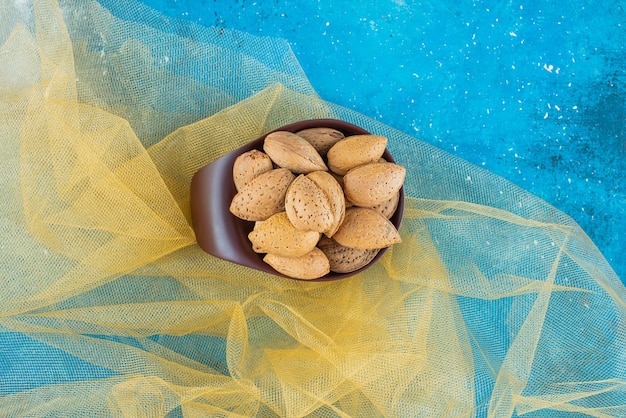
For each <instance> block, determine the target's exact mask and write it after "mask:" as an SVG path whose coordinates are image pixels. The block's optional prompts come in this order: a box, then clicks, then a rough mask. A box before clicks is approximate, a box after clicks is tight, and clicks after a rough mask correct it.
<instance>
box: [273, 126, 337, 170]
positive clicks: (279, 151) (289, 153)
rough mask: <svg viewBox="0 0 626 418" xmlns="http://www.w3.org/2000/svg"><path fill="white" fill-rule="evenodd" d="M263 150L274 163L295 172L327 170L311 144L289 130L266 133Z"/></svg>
mask: <svg viewBox="0 0 626 418" xmlns="http://www.w3.org/2000/svg"><path fill="white" fill-rule="evenodd" d="M263 150H264V151H265V153H266V154H267V155H269V157H270V158H271V159H272V161H274V163H276V165H278V166H279V167H283V168H287V169H289V170H291V171H292V172H294V173H296V174H301V173H310V172H311V171H317V170H323V171H326V170H328V167H326V164H325V163H324V160H323V159H322V157H321V156H320V154H319V153H318V152H317V151H316V150H315V148H314V147H313V145H311V144H310V143H309V142H308V141H307V140H306V139H304V138H301V137H299V136H298V135H296V134H294V133H291V132H286V131H277V132H272V133H270V134H268V135H267V136H266V137H265V141H264V142H263Z"/></svg>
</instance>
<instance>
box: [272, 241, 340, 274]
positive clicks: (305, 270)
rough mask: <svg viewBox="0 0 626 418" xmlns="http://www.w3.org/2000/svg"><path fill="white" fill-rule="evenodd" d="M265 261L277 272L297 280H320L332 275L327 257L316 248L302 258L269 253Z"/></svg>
mask: <svg viewBox="0 0 626 418" xmlns="http://www.w3.org/2000/svg"><path fill="white" fill-rule="evenodd" d="M263 261H265V262H266V263H267V264H269V265H270V266H272V267H273V268H274V269H275V270H276V271H278V272H279V273H282V274H284V275H286V276H289V277H293V278H295V279H303V280H312V279H318V278H320V277H322V276H324V275H326V274H328V273H330V263H329V261H328V258H327V257H326V255H325V254H324V253H323V252H322V250H320V249H319V248H317V247H315V248H313V250H312V251H310V252H309V253H307V254H305V255H302V256H300V257H283V256H280V255H276V254H271V253H268V254H267V255H266V256H265V257H263Z"/></svg>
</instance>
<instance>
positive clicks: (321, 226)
mask: <svg viewBox="0 0 626 418" xmlns="http://www.w3.org/2000/svg"><path fill="white" fill-rule="evenodd" d="M285 211H286V212H287V217H288V218H289V221H291V223H292V224H293V226H295V227H296V228H298V229H303V230H307V231H316V232H324V231H327V230H328V229H329V228H330V227H331V226H332V225H333V222H334V216H333V210H332V208H331V205H330V202H329V201H328V198H327V197H326V195H325V194H324V192H323V191H322V189H320V188H319V187H318V186H317V185H316V184H315V183H314V182H313V180H311V179H310V178H308V177H306V176H305V175H304V174H301V175H299V176H298V177H296V179H295V180H294V181H293V182H292V183H291V185H289V188H288V189H287V193H286V195H285Z"/></svg>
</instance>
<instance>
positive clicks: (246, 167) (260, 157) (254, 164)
mask: <svg viewBox="0 0 626 418" xmlns="http://www.w3.org/2000/svg"><path fill="white" fill-rule="evenodd" d="M273 168H274V165H273V163H272V159H271V158H270V157H269V156H268V155H267V154H265V153H264V152H261V151H259V150H256V149H253V150H251V151H248V152H244V153H243V154H241V155H239V156H238V157H237V158H236V159H235V162H234V163H233V180H234V181H235V188H236V189H237V191H239V190H241V189H242V188H243V186H245V184H246V183H247V182H249V181H250V180H252V179H253V178H255V177H256V176H258V175H260V174H263V173H265V172H266V171H270V170H271V169H273Z"/></svg>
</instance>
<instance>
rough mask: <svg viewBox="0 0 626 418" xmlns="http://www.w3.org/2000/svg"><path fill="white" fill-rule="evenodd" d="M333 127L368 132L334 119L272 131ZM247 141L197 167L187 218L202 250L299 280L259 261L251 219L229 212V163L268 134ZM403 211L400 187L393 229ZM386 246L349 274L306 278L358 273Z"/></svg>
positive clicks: (347, 133) (328, 277)
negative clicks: (189, 213) (244, 218)
mask: <svg viewBox="0 0 626 418" xmlns="http://www.w3.org/2000/svg"><path fill="white" fill-rule="evenodd" d="M319 127H324V128H333V129H336V130H338V131H340V132H342V133H343V134H344V135H345V136H350V135H362V134H369V133H370V132H367V131H366V130H365V129H363V128H361V127H359V126H356V125H353V124H351V123H348V122H344V121H341V120H337V119H311V120H304V121H300V122H296V123H292V124H290V125H286V126H282V127H280V128H278V129H275V130H274V131H271V132H275V131H288V132H293V133H295V132H298V131H300V130H303V129H308V128H319ZM271 132H268V133H266V134H265V135H263V136H261V137H259V138H257V139H255V140H253V141H251V142H249V143H247V144H246V145H244V146H242V147H241V148H238V149H236V150H235V151H233V152H231V153H229V154H226V155H224V156H223V157H220V158H218V159H217V160H215V161H213V162H211V163H210V164H207V165H206V166H204V167H203V168H201V169H200V170H198V171H197V172H196V173H195V174H194V176H193V178H192V180H191V198H190V199H191V201H190V205H191V218H192V224H193V229H194V232H195V234H196V240H197V242H198V245H199V246H200V248H202V250H203V251H205V252H207V253H208V254H211V255H213V256H215V257H219V258H221V259H223V260H227V261H230V262H232V263H236V264H240V265H243V266H246V267H250V268H253V269H256V270H260V271H263V272H266V273H271V274H274V275H276V276H281V277H286V278H289V279H292V280H302V279H296V278H293V277H289V276H286V275H284V274H282V273H279V272H278V271H276V270H274V269H273V268H272V267H271V266H270V265H269V264H267V263H265V262H264V261H263V256H264V254H259V253H255V252H254V251H253V250H252V244H251V242H250V240H249V239H248V234H249V233H250V231H252V228H253V226H254V222H249V221H245V220H242V219H239V218H237V217H236V216H234V215H233V214H232V213H230V211H229V207H230V202H231V200H232V199H233V196H235V194H236V193H237V190H236V189H235V183H234V181H233V164H234V162H235V159H236V158H237V157H238V156H239V155H241V154H243V153H244V152H247V151H251V150H253V149H258V150H260V151H263V141H264V140H265V137H266V136H267V135H268V134H269V133H271ZM383 158H385V159H386V160H387V161H389V162H395V160H394V159H393V157H392V156H391V154H390V153H389V150H387V149H386V150H385V152H384V154H383ZM403 213H404V187H402V188H401V189H400V199H399V202H398V208H397V209H396V212H395V213H394V214H393V216H392V217H391V219H390V221H391V222H392V223H393V224H394V225H395V227H396V228H398V229H399V228H400V223H401V222H402V215H403ZM386 251H387V248H383V249H381V250H380V251H379V252H378V254H377V255H376V257H374V259H373V260H372V261H371V262H370V263H369V264H367V265H365V266H363V267H362V268H360V269H358V270H355V271H353V272H349V273H334V272H332V271H331V272H330V273H328V274H327V275H325V276H323V277H320V278H318V279H313V280H306V281H309V282H311V281H313V282H322V281H330V280H339V279H345V278H348V277H350V276H354V275H355V274H358V273H360V272H362V271H363V270H365V269H367V268H369V267H371V266H372V265H374V263H376V262H377V261H378V260H379V259H380V258H381V257H382V256H383V254H384V253H385V252H386Z"/></svg>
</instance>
